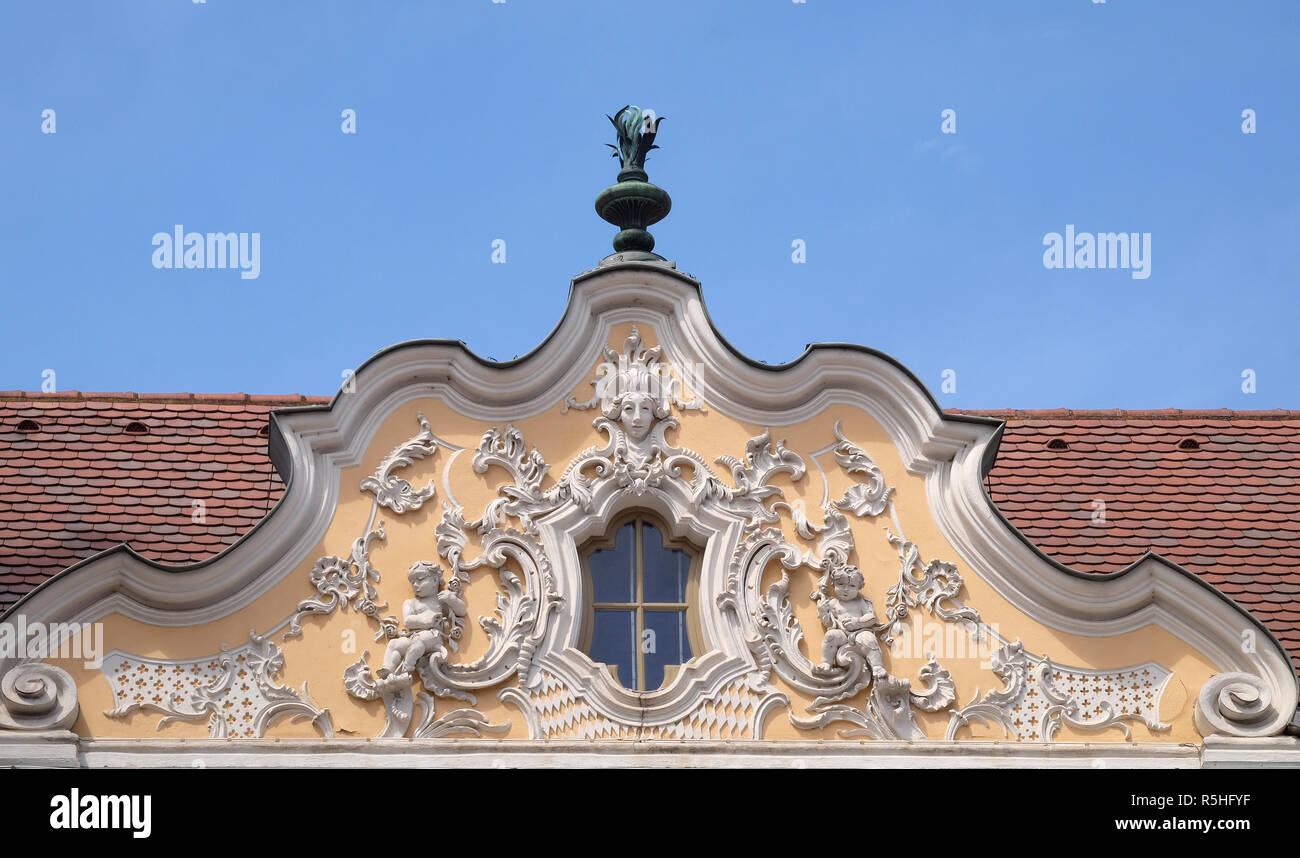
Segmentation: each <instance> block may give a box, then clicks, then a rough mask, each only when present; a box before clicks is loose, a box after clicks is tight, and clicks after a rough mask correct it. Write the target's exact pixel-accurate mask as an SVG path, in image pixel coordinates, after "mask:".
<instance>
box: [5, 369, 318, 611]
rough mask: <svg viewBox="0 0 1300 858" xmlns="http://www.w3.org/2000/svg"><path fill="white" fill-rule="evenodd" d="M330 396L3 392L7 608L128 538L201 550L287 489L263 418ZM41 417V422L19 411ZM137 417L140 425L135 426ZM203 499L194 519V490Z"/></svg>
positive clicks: (248, 522)
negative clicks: (25, 424) (29, 427)
mask: <svg viewBox="0 0 1300 858" xmlns="http://www.w3.org/2000/svg"><path fill="white" fill-rule="evenodd" d="M329 401H330V398H329V397H324V396H315V397H305V396H298V395H294V396H249V395H247V394H243V393H238V394H221V395H204V394H200V395H197V396H196V395H192V394H188V393H177V394H136V393H130V392H116V393H87V394H80V393H77V392H75V391H64V392H60V393H57V394H49V393H33V392H22V391H11V392H8V393H3V394H0V611H3V610H4V609H6V608H8V607H9V606H10V605H11V604H13V603H14V602H15V601H16V600H17V599H18V598H19V597H20V596H22V595H23V594H25V593H27V592H28V591H30V590H31V589H32V588H34V587H35V586H37V585H38V584H40V583H41V582H42V581H44V580H46V579H47V578H49V577H50V576H51V575H53V574H55V573H56V572H59V571H60V570H62V569H64V568H66V567H68V566H71V565H72V564H73V563H76V562H77V561H79V560H82V559H84V558H86V557H89V556H90V555H92V554H95V553H97V552H100V551H103V550H104V549H106V548H111V547H113V546H114V545H117V544H119V543H122V542H129V543H130V544H131V546H132V547H133V548H134V549H135V550H136V551H138V552H140V553H141V554H142V555H144V556H145V557H149V558H151V559H154V560H157V561H160V562H166V563H188V562H195V561H198V560H203V559H205V558H207V557H210V556H212V555H213V554H215V553H217V552H219V551H220V550H222V549H223V548H225V547H226V546H228V545H230V544H231V543H232V542H234V541H235V540H236V539H238V538H239V536H240V535H242V534H244V533H246V532H247V531H248V530H249V529H250V528H252V527H253V525H255V524H257V522H258V521H260V520H261V518H262V517H263V516H264V515H266V513H267V512H268V511H269V510H270V509H271V507H273V506H274V505H275V503H276V501H278V500H279V499H280V495H281V493H282V492H283V490H284V486H283V484H282V483H281V482H280V478H279V476H278V475H277V474H276V473H275V469H274V468H273V467H272V466H271V462H270V459H269V458H268V456H267V449H266V447H267V438H266V436H265V435H262V434H259V431H258V430H259V429H261V428H262V427H263V426H265V425H267V420H268V415H269V414H270V412H271V411H273V410H274V409H276V408H283V407H285V406H301V405H314V404H322V403H328V402H329ZM24 419H30V420H35V421H36V422H37V423H38V424H39V428H38V429H37V430H36V431H34V432H18V431H16V430H17V426H18V423H19V422H20V421H22V420H24ZM133 421H139V422H141V423H144V424H145V426H146V427H147V428H148V433H147V434H144V435H134V434H128V433H127V432H126V431H125V429H126V426H127V424H129V423H131V422H133ZM196 500H201V501H203V502H204V505H205V506H206V509H207V520H206V523H204V524H199V523H197V522H195V521H193V519H192V517H191V502H192V501H196Z"/></svg>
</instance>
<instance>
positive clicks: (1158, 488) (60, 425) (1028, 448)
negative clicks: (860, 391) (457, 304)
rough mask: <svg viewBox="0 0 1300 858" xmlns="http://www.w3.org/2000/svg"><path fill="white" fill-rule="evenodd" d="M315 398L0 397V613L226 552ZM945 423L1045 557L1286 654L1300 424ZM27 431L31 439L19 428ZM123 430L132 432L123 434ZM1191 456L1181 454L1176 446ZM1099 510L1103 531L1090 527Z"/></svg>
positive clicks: (1258, 420)
mask: <svg viewBox="0 0 1300 858" xmlns="http://www.w3.org/2000/svg"><path fill="white" fill-rule="evenodd" d="M328 401H329V398H328V397H303V396H246V395H244V394H231V395H205V394H196V395H191V394H176V395H166V394H138V395H137V394H133V393H88V394H80V393H76V392H63V393H57V394H40V393H26V394H24V393H19V392H11V393H0V611H3V610H4V609H5V608H7V607H8V606H9V605H11V604H13V602H14V601H15V600H17V599H18V598H19V597H20V596H21V595H22V594H24V593H26V592H28V591H29V590H31V589H32V588H33V587H35V586H36V585H37V584H39V583H41V582H42V581H44V580H45V579H47V578H49V577H50V576H51V575H53V574H54V573H56V572H58V571H59V570H61V569H63V568H65V567H67V566H70V565H72V564H73V563H75V562H77V561H78V560H82V559H84V558H86V557H88V556H90V555H92V554H94V553H96V552H98V551H102V550H104V549H105V548H109V547H112V546H114V545H117V544H118V543H121V542H128V543H130V544H131V546H132V547H133V548H134V549H135V550H136V551H138V552H140V554H142V555H144V556H145V557H148V558H150V559H153V560H156V561H159V562H162V563H168V564H178V563H186V562H194V561H198V560H203V559H206V558H208V557H211V556H212V555H213V554H216V553H217V552H218V551H220V550H222V549H223V548H225V547H227V546H228V545H230V544H231V543H232V542H234V541H235V540H236V539H237V538H239V536H241V535H242V534H243V533H245V532H247V531H248V530H249V529H250V528H251V527H252V526H253V525H254V524H256V523H257V522H258V521H259V520H260V519H261V518H262V517H263V516H264V515H265V514H266V513H267V512H268V511H269V510H270V509H271V507H273V506H274V505H275V503H276V501H278V500H279V498H280V495H281V493H282V492H283V490H284V486H283V484H282V483H281V482H280V478H279V477H278V476H277V475H276V473H275V469H274V468H273V467H272V466H271V462H270V459H269V457H268V456H267V449H266V445H267V441H266V436H265V435H264V434H263V431H264V429H265V427H266V426H267V415H268V414H269V413H270V412H271V411H272V410H274V409H276V408H282V407H285V406H289V405H304V404H315V403H325V402H328ZM953 413H965V414H979V415H984V416H992V417H997V418H999V419H1002V420H1005V421H1006V422H1007V425H1006V430H1005V432H1004V434H1003V438H1002V444H1001V447H1000V450H999V453H998V457H997V461H996V462H995V463H994V465H993V468H992V470H991V471H990V472H989V475H988V481H987V482H988V487H989V491H990V494H991V495H992V497H993V500H994V502H995V503H996V504H997V505H998V507H999V508H1000V509H1001V510H1002V512H1003V513H1004V514H1005V515H1006V516H1007V518H1008V519H1010V521H1011V522H1012V524H1014V525H1015V526H1016V527H1018V528H1019V529H1020V530H1021V531H1022V532H1024V534H1025V535H1026V536H1027V537H1028V538H1029V539H1030V541H1031V542H1033V543H1034V544H1035V545H1037V546H1038V547H1039V548H1041V549H1042V550H1043V551H1044V552H1045V553H1047V554H1048V555H1050V556H1052V557H1055V558H1056V559H1058V560H1060V561H1061V562H1062V563H1065V564H1066V565H1068V566H1071V567H1073V568H1075V569H1078V570H1081V571H1085V572H1113V571H1116V570H1118V569H1122V568H1123V567H1124V566H1126V565H1128V564H1129V563H1131V562H1132V561H1134V560H1136V559H1138V558H1139V557H1141V556H1142V555H1143V554H1144V553H1145V552H1146V551H1147V550H1148V549H1150V550H1154V551H1156V552H1158V553H1160V554H1162V555H1164V556H1165V557H1168V558H1169V559H1171V560H1173V561H1175V562H1177V563H1179V564H1181V565H1183V566H1185V567H1186V568H1188V569H1189V570H1191V571H1193V572H1195V573H1197V574H1199V575H1201V576H1202V577H1203V578H1204V579H1205V580H1206V581H1209V582H1210V583H1211V584H1213V585H1215V586H1216V587H1218V588H1219V589H1220V590H1222V591H1223V592H1224V593H1226V594H1228V595H1229V596H1231V597H1232V598H1233V599H1235V600H1237V601H1238V602H1239V603H1241V604H1242V605H1244V606H1245V607H1247V608H1249V609H1250V610H1251V611H1253V612H1254V613H1255V615H1256V616H1258V617H1259V618H1260V619H1261V620H1263V621H1264V622H1265V624H1267V625H1268V627H1269V628H1270V629H1272V630H1273V632H1274V633H1275V634H1277V636H1278V637H1279V638H1280V639H1281V640H1282V641H1283V643H1284V644H1286V645H1287V646H1288V647H1289V648H1290V649H1291V652H1292V653H1293V655H1298V656H1300V412H1294V411H1253V412H1245V411H1235V412H1234V411H1226V410H1223V411H1178V410H1173V409H1171V410H1168V411H1069V410H1064V409H1062V410H1057V411H965V412H953ZM27 420H30V421H33V422H35V423H36V424H37V428H36V429H34V430H31V429H30V427H27V430H26V431H25V430H24V429H20V426H19V424H21V423H22V422H23V421H27ZM133 422H138V423H140V424H143V427H144V428H145V430H146V433H145V434H133V433H132V431H130V430H129V429H128V427H129V424H131V423H133ZM132 428H134V429H137V430H138V428H139V427H132ZM1189 441H1194V442H1195V444H1196V448H1195V449H1184V448H1183V447H1180V444H1182V445H1184V446H1186V442H1189ZM1061 445H1064V447H1062V446H1061ZM195 501H202V503H203V512H204V514H205V516H206V520H205V521H203V522H198V521H196V520H195V518H196V517H195V516H194V514H193V513H194V503H195ZM1099 501H1100V502H1104V503H1105V521H1104V523H1100V522H1094V520H1093V517H1094V514H1095V513H1096V512H1098V511H1099V507H1097V506H1096V502H1099Z"/></svg>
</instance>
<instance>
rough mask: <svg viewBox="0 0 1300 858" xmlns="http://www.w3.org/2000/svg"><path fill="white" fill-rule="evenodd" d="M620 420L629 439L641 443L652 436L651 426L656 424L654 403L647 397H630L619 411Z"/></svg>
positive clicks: (635, 395)
mask: <svg viewBox="0 0 1300 858" xmlns="http://www.w3.org/2000/svg"><path fill="white" fill-rule="evenodd" d="M618 419H619V422H620V423H622V424H623V430H624V431H625V432H627V434H628V437H629V438H631V439H632V440H633V441H641V440H643V439H644V438H645V436H646V435H648V434H650V426H651V424H652V423H653V422H654V401H653V400H652V399H651V398H650V397H649V396H645V395H639V394H634V395H631V396H628V397H627V398H625V399H624V400H623V406H622V407H621V408H620V409H619V416H618Z"/></svg>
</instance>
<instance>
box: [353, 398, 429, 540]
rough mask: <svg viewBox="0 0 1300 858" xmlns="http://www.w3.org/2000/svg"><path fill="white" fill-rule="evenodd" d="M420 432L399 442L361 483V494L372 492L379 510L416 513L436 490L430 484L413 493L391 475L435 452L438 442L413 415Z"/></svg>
mask: <svg viewBox="0 0 1300 858" xmlns="http://www.w3.org/2000/svg"><path fill="white" fill-rule="evenodd" d="M417 418H418V419H419V421H420V427H421V431H420V433H419V434H418V435H416V436H415V437H413V438H411V439H409V440H407V441H404V442H402V443H401V444H399V445H397V446H396V447H394V448H393V451H392V452H391V453H389V454H388V455H387V456H385V457H384V460H383V461H382V462H380V463H379V467H378V468H376V469H375V473H374V474H373V475H371V476H369V477H366V478H365V479H363V480H362V481H361V490H362V491H368V492H373V493H374V496H375V501H376V502H377V503H378V504H379V505H380V506H382V507H386V508H388V509H390V510H392V511H393V512H394V513H397V514H399V515H400V514H402V513H404V512H410V511H412V510H417V509H419V508H420V507H421V506H422V505H423V504H424V502H425V501H426V500H428V499H429V498H431V497H433V496H434V494H435V493H436V489H435V488H434V485H433V480H430V481H429V484H428V485H426V486H425V487H424V488H422V489H416V488H415V487H414V486H412V485H411V484H410V482H408V481H407V480H404V479H402V478H401V477H398V476H395V475H394V474H393V471H395V470H397V469H398V468H405V467H407V466H409V465H411V464H413V463H414V462H415V461H416V460H417V459H423V458H425V457H427V456H432V455H433V454H434V453H436V452H438V445H439V441H438V438H437V437H436V436H435V435H434V434H433V429H432V428H431V427H430V426H429V421H428V420H426V419H425V417H424V414H423V413H420V414H419V415H417Z"/></svg>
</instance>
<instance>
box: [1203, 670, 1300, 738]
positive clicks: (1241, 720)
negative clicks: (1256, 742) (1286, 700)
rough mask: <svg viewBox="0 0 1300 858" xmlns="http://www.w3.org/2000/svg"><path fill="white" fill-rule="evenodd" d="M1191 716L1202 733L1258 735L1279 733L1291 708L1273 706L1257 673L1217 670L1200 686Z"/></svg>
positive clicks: (1269, 693) (1268, 690)
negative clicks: (1283, 709)
mask: <svg viewBox="0 0 1300 858" xmlns="http://www.w3.org/2000/svg"><path fill="white" fill-rule="evenodd" d="M1193 717H1194V719H1195V722H1196V729H1197V730H1198V731H1200V734H1201V735H1202V736H1211V735H1219V736H1238V737H1242V738H1260V737H1264V736H1274V735H1276V734H1278V733H1280V732H1282V730H1283V729H1285V728H1286V725H1287V722H1288V721H1289V720H1290V718H1291V711H1290V710H1288V711H1285V712H1284V711H1282V710H1280V709H1279V708H1278V707H1277V706H1276V705H1274V703H1273V693H1272V690H1271V689H1270V688H1269V686H1268V685H1267V684H1266V683H1265V682H1264V680H1263V679H1261V678H1259V677H1258V676H1254V675H1253V674H1249V673H1219V674H1215V675H1214V676H1211V677H1210V678H1209V680H1208V681H1207V682H1206V683H1205V685H1203V686H1201V693H1200V694H1199V695H1197V698H1196V708H1195V712H1194V716H1193Z"/></svg>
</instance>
